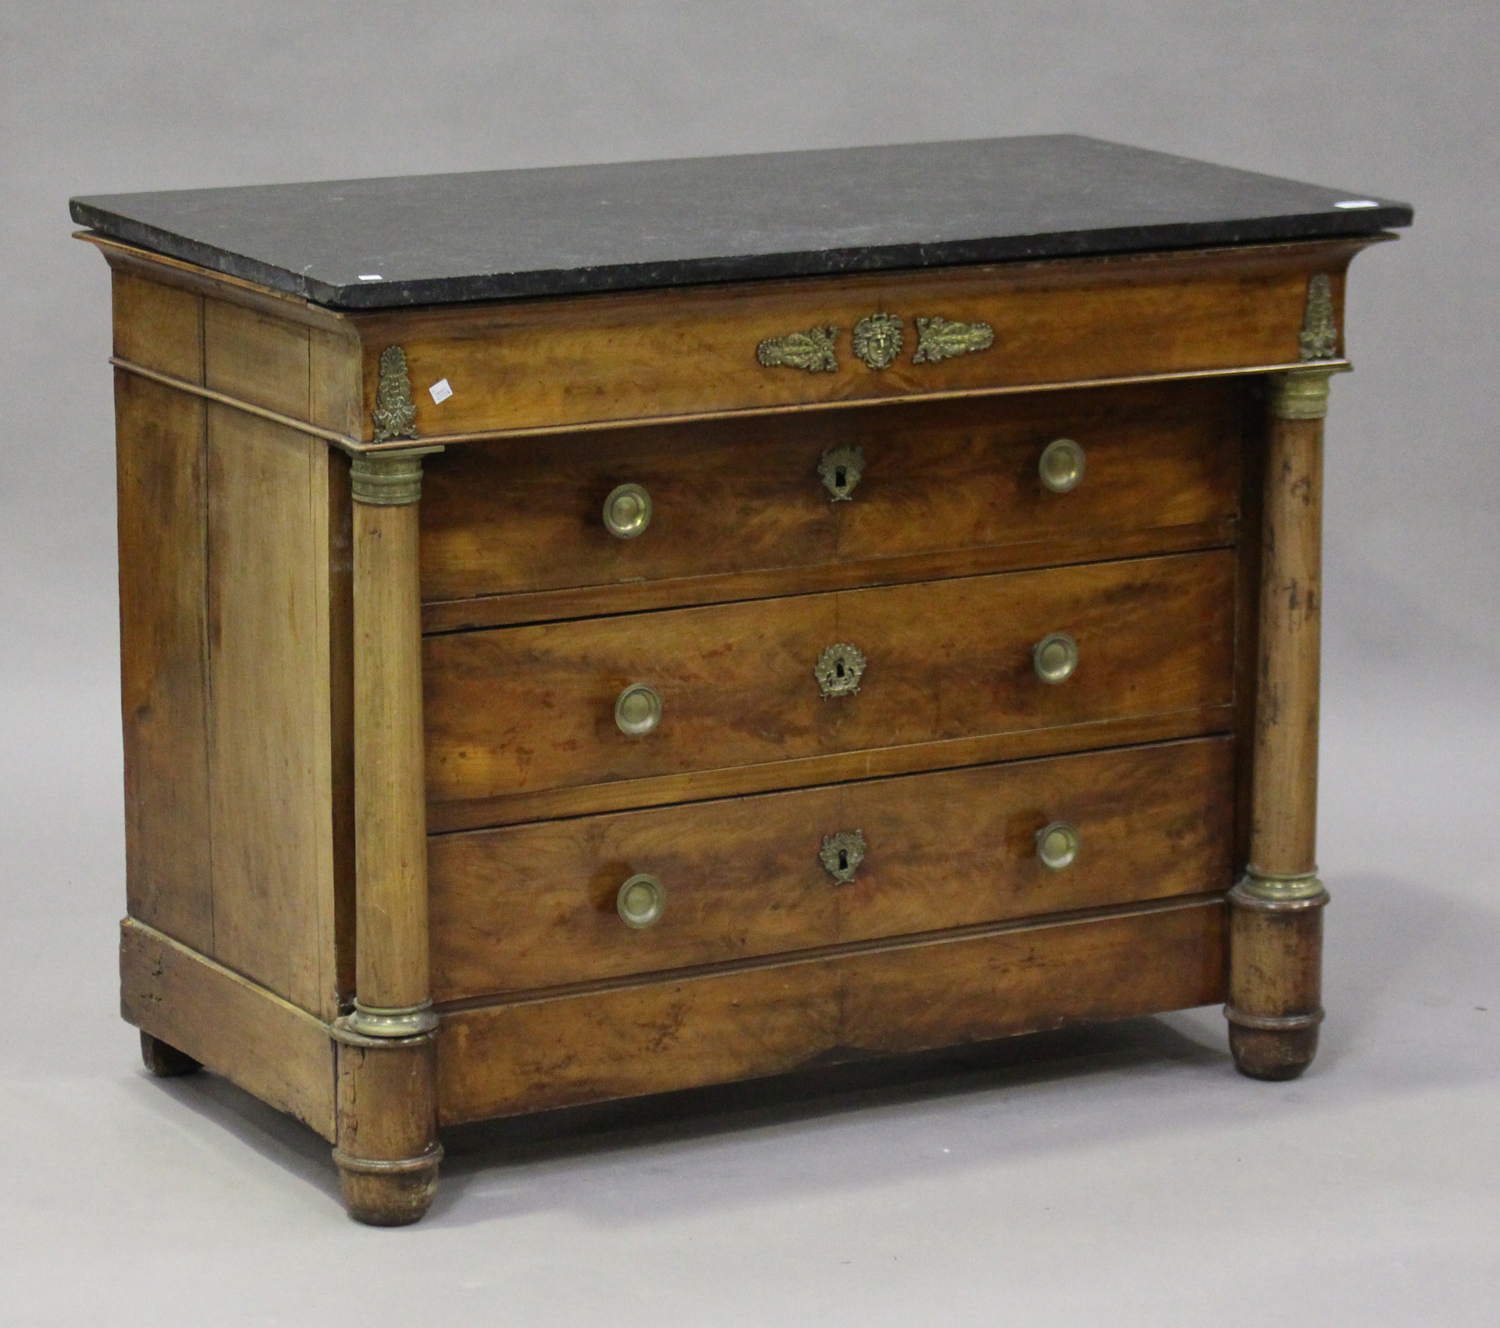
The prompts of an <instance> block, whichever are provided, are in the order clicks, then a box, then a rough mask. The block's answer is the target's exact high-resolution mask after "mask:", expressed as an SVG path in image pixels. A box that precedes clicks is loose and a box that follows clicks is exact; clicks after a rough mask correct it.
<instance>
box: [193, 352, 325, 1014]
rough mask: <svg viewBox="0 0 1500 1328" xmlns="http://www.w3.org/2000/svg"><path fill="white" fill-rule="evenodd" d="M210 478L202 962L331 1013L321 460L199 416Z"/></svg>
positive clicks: (232, 419) (315, 446) (246, 427)
mask: <svg viewBox="0 0 1500 1328" xmlns="http://www.w3.org/2000/svg"><path fill="white" fill-rule="evenodd" d="M304 374H305V366H304ZM304 382H305V378H304ZM208 474H209V504H208V566H209V627H208V631H209V675H210V679H209V685H210V695H211V698H212V704H211V717H210V744H209V788H210V806H211V811H212V829H211V834H210V843H211V846H212V848H211V856H212V876H213V890H214V958H216V959H217V960H218V961H219V962H220V963H223V964H225V965H227V966H228V967H230V968H233V969H234V970H235V971H236V972H239V973H243V974H244V975H245V976H247V977H249V978H251V979H253V980H254V981H256V982H259V983H261V984H262V985H264V986H266V987H268V988H270V989H271V990H272V991H274V992H276V994H277V995H279V996H283V997H285V998H286V999H287V1000H290V1001H292V1002H293V1003H294V1004H296V1005H299V1006H301V1007H302V1008H303V1009H305V1010H309V1011H311V1012H312V1013H314V1014H318V1015H320V1016H322V1017H323V1018H325V1019H327V1018H332V1017H333V1015H334V1014H336V1013H337V963H336V959H335V956H334V887H333V873H334V845H333V817H332V797H333V776H332V758H333V752H332V744H333V733H332V718H331V711H332V707H331V701H330V686H331V668H332V664H331V654H330V624H329V597H330V586H329V577H328V562H329V544H330V538H329V530H328V519H329V498H328V453H327V449H326V448H325V447H324V446H323V445H322V444H321V443H317V442H315V441H314V440H312V439H309V438H306V437H305V436H303V435H301V434H298V433H295V432H293V431H292V430H290V429H287V428H285V427H283V426H280V425H275V424H269V423H267V422H265V421H263V420H259V419H257V418H255V417H254V416H251V415H245V414H243V413H241V412H239V411H236V410H231V409H229V408H228V407H224V406H211V407H210V408H209V412H208Z"/></svg>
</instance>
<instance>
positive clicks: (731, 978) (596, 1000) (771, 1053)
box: [438, 897, 1225, 1125]
mask: <svg viewBox="0 0 1500 1328" xmlns="http://www.w3.org/2000/svg"><path fill="white" fill-rule="evenodd" d="M1224 912H1225V910H1224V904H1223V900H1222V897H1214V898H1208V899H1204V898H1201V897H1199V898H1195V899H1191V900H1184V901H1180V902H1172V903H1168V904H1162V905H1150V906H1145V907H1140V908H1135V909H1130V910H1124V911H1121V912H1119V913H1116V914H1112V915H1105V916H1093V917H1081V918H1074V919H1069V920H1065V921H1050V922H1042V923H1021V924H1014V925H1008V926H1001V927H995V928H989V929H977V930H976V931H971V932H968V933H965V934H962V935H957V936H944V937H938V938H930V939H924V940H919V941H916V942H906V943H897V944H887V943H876V944H872V945H871V946H868V947H865V948H862V949H860V950H858V951H856V952H853V953H846V954H842V955H838V956H834V957H826V958H819V959H813V960H802V961H798V962H773V963H764V964H756V965H746V966H744V967H742V968H741V969H739V970H738V971H729V972H725V971H722V970H721V971H719V972H716V973H710V974H702V975H686V976H681V977H676V978H657V979H654V980H651V981H646V982H638V983H621V984H616V985H611V986H608V987H605V988H603V989H596V990H582V991H577V992H572V993H560V994H555V995H549V996H541V997H533V998H529V999H527V998H521V999H518V1000H516V1001H514V1002H510V1003H506V1004H493V1005H485V1006H481V1007H479V1008H474V1009H456V1010H451V1011H449V1012H448V1013H446V1014H445V1016H444V1018H443V1023H442V1028H441V1030H440V1032H439V1055H438V1104H439V1116H440V1120H441V1122H442V1123H443V1124H444V1125H456V1124H459V1123H461V1122H464V1121H473V1120H482V1119H485V1118H486V1117H491V1116H506V1115H518V1114H522V1113H525V1112H529V1111H541V1110H545V1109H548V1108H553V1107H563V1106H571V1105H576V1104H579V1103H585V1102H599V1101H604V1100H607V1099H610V1098H617V1097H629V1096H634V1095H636V1094H643V1093H660V1092H666V1091H669V1090H672V1089H678V1088H688V1087H694V1086H697V1085H703V1084H710V1083H723V1082H728V1081H731V1080H736V1079H746V1078H752V1077H755V1076H759V1075H770V1074H777V1073H781V1072H783V1071H786V1070H791V1069H794V1068H796V1067H798V1066H800V1065H805V1064H807V1063H808V1062H810V1061H813V1060H817V1061H819V1062H820V1063H827V1062H829V1061H831V1060H838V1059H857V1058H860V1057H864V1056H869V1055H879V1054H882V1053H887V1052H905V1051H917V1050H921V1049H923V1048H932V1047H940V1046H945V1045H952V1044H955V1043H963V1042H970V1041H982V1040H985V1039H989V1038H998V1037H1004V1036H1008V1035H1011V1034H1017V1033H1025V1032H1033V1031H1037V1030H1040V1029H1046V1028H1058V1027H1062V1026H1064V1025H1067V1024H1071V1023H1075V1022H1087V1021H1090V1020H1102V1019H1119V1018H1125V1017H1128V1016H1132V1015H1141V1014H1150V1013H1157V1012H1160V1011H1165V1010H1178V1009H1184V1008H1186V1007H1189V1006H1195V1005H1206V1004H1210V1003H1213V1002H1215V1001H1219V1000H1222V999H1223V994H1224V983H1225V925H1224V923H1225V918H1224Z"/></svg>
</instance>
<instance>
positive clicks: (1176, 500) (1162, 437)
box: [422, 379, 1245, 625]
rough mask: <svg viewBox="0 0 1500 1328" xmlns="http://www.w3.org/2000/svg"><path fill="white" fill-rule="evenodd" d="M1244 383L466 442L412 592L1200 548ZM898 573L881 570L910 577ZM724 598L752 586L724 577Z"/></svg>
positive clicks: (1232, 495)
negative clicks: (1079, 548) (1165, 535)
mask: <svg viewBox="0 0 1500 1328" xmlns="http://www.w3.org/2000/svg"><path fill="white" fill-rule="evenodd" d="M1244 392H1245V388H1244V385H1243V384H1241V383H1240V382H1238V381H1236V380H1222V379H1221V380H1207V381H1198V382H1188V383H1174V384H1152V385H1146V386H1136V387H1129V388H1116V389H1100V390H1094V391H1083V392H1057V393H1042V394H1038V395H1030V396H1019V397H1000V398H992V399H988V400H980V401H953V402H939V403H930V404H925V405H920V406H914V407H908V408H904V409H901V410H890V409H864V410H849V411H838V412H833V413H827V414H814V415H810V416H808V417H806V418H805V419H801V420H799V421H798V422H797V424H796V425H795V426H792V425H789V424H788V422H787V421H785V420H782V419H777V418H771V419H766V418H760V419H746V420H737V421H717V422H709V423H698V424H692V425H677V426H670V427H653V428H644V429H642V428H637V429H626V430H615V431H612V432H609V433H605V434H573V435H565V436H563V437H560V438H555V439H548V440H546V441H544V442H538V441H537V440H535V439H520V440H515V441H509V442H492V443H475V444H471V445H469V446H467V447H464V448H455V449H453V450H452V451H450V452H449V453H447V454H445V455H443V456H440V457H434V458H432V459H431V460H430V461H429V462H428V463H427V465H426V467H425V471H426V473H425V476H424V480H423V494H422V594H423V598H424V599H425V600H428V601H441V600H455V599H464V598H472V597H476V596H505V597H509V598H510V599H517V598H518V597H519V599H520V600H521V601H522V603H520V604H512V605H506V604H494V605H483V606H468V608H467V609H466V610H465V612H466V613H467V614H468V615H469V616H471V617H472V616H478V617H480V618H483V617H484V616H485V615H498V617H497V620H504V618H503V615H507V614H512V615H516V616H517V618H518V619H519V618H521V617H524V616H525V615H526V614H527V613H533V614H539V613H543V612H545V611H546V609H547V605H546V604H545V602H541V603H538V602H534V601H533V600H532V599H529V598H527V596H528V595H534V594H535V593H536V592H541V591H548V590H559V589H567V588H576V587H616V588H618V587H621V586H629V587H632V593H634V594H637V595H639V594H640V593H641V590H640V587H641V584H642V583H652V582H659V581H672V580H683V579H693V580H694V581H701V580H702V579H703V578H706V577H721V578H722V577H727V576H728V575H730V574H744V573H764V572H770V571H774V570H777V569H792V568H799V567H800V568H805V567H816V566H824V565H827V564H844V565H849V564H855V565H860V570H861V571H862V572H868V571H869V569H868V568H865V567H864V566H863V565H864V564H872V565H878V564H884V563H887V562H889V560H892V559H904V560H907V561H910V560H912V559H920V558H921V557H923V556H924V555H935V554H939V553H947V554H950V555H952V556H950V559H949V561H950V562H952V563H954V564H955V565H956V566H959V567H960V568H962V566H963V563H964V560H963V559H962V558H960V557H958V555H962V554H968V555H969V556H968V559H967V561H968V562H969V563H971V564H974V563H978V564H980V565H975V566H972V567H971V568H969V569H968V570H974V571H986V570H999V568H997V567H995V566H993V562H994V560H993V559H991V563H992V565H991V566H990V567H985V566H983V565H982V559H980V558H979V557H978V555H977V551H980V550H986V549H991V550H993V549H999V548H1002V547H1005V546H1026V545H1031V546H1035V548H1036V549H1037V550H1038V555H1037V556H1038V558H1039V561H1041V562H1043V563H1053V562H1058V561H1061V560H1062V559H1060V558H1058V557H1055V556H1047V554H1048V553H1049V552H1051V553H1055V552H1057V551H1058V550H1059V549H1060V548H1062V546H1065V545H1068V544H1070V543H1079V542H1082V541H1085V540H1087V541H1088V542H1089V543H1090V547H1091V548H1092V549H1094V550H1095V551H1096V553H1098V556H1105V557H1108V556H1114V554H1116V553H1129V552H1134V551H1135V550H1134V549H1132V548H1131V547H1130V538H1129V537H1130V535H1131V533H1132V532H1141V531H1147V530H1163V529H1168V528H1181V527H1193V526H1201V527H1205V528H1207V529H1205V531H1204V532H1202V533H1201V534H1200V535H1199V539H1200V540H1203V541H1206V540H1207V539H1208V538H1210V537H1211V536H1212V534H1213V532H1214V531H1215V530H1216V529H1218V526H1219V525H1223V524H1226V523H1228V522H1229V521H1231V520H1232V518H1233V517H1234V515H1235V512H1236V509H1237V493H1238V467H1239V455H1240V431H1241V428H1242V425H1241V404H1242V401H1243V397H1244ZM1060 439H1067V440H1071V444H1072V445H1074V446H1076V449H1077V450H1073V446H1070V445H1069V444H1066V443H1059V442H1058V441H1057V440H1060ZM1049 445H1051V446H1052V451H1051V452H1049V451H1048V448H1049ZM1044 456H1045V458H1046V460H1045V461H1044ZM1044 471H1045V473H1046V481H1045V482H1044V478H1043V472H1044ZM1049 484H1050V485H1051V486H1052V487H1049ZM621 486H636V487H637V488H638V489H640V490H642V491H643V492H644V493H645V495H646V499H647V500H649V502H650V505H651V506H650V512H649V519H647V513H646V511H645V509H644V508H643V507H640V506H639V504H640V502H641V501H642V500H641V499H640V497H639V495H638V494H627V495H626V497H625V498H624V499H623V500H618V499H617V501H624V502H625V504H626V506H625V507H624V508H620V509H619V512H626V514H627V515H628V516H629V517H630V518H631V521H630V522H629V523H628V524H626V525H624V526H622V525H621V524H620V521H619V520H618V519H617V517H618V512H617V511H616V509H614V508H610V510H609V511H606V508H607V506H608V500H609V499H610V496H611V495H612V494H616V493H617V492H618V491H619V490H620V489H621ZM517 493H524V494H525V495H526V501H525V502H524V503H517V502H515V501H513V495H515V494H517ZM609 522H614V525H615V528H616V530H618V531H619V533H618V534H615V533H612V532H611V529H610V528H609V524H608V523H609ZM643 523H644V524H643ZM1099 551H1102V552H1099ZM1153 551H1154V550H1153ZM1012 556H1015V555H1012ZM922 565H923V564H921V563H917V564H913V566H914V567H917V568H920V567H921V566H922ZM904 571H905V569H903V568H901V567H895V568H891V569H889V570H888V575H890V576H892V577H894V578H896V579H904V580H911V579H918V578H917V576H913V575H911V573H910V571H905V574H903V572H904ZM918 575H920V572H919V573H918ZM719 597H720V598H739V597H742V596H740V595H738V594H736V593H735V588H734V585H733V583H730V582H726V583H725V584H724V585H723V586H722V587H721V588H720V595H719ZM457 607H458V606H453V609H452V610H449V611H446V612H445V614H444V617H443V618H442V619H441V622H442V623H443V624H445V625H446V624H448V623H449V621H450V619H451V617H452V615H453V612H454V611H456V610H457ZM429 616H431V615H429Z"/></svg>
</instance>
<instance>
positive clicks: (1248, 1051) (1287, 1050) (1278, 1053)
mask: <svg viewBox="0 0 1500 1328" xmlns="http://www.w3.org/2000/svg"><path fill="white" fill-rule="evenodd" d="M1229 1050H1230V1051H1231V1052H1233V1053H1234V1063H1235V1066H1236V1067H1237V1068H1238V1069H1239V1072H1240V1073H1241V1074H1243V1075H1248V1076H1249V1077H1250V1078H1251V1079H1269V1080H1272V1081H1273V1082H1274V1081H1276V1080H1282V1079H1295V1078H1296V1077H1297V1076H1298V1075H1299V1074H1301V1073H1302V1071H1303V1070H1305V1069H1307V1067H1308V1066H1309V1065H1311V1064H1312V1060H1313V1057H1314V1056H1316V1055H1317V1054H1318V1027H1317V1025H1316V1024H1314V1025H1313V1026H1312V1027H1311V1028H1293V1029H1275V1030H1272V1029H1266V1028H1244V1027H1242V1026H1241V1025H1239V1024H1230V1026H1229Z"/></svg>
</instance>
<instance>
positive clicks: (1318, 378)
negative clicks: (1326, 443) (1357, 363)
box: [1271, 364, 1350, 420]
mask: <svg viewBox="0 0 1500 1328" xmlns="http://www.w3.org/2000/svg"><path fill="white" fill-rule="evenodd" d="M1349 367H1350V366H1349V365H1347V364H1310V365H1308V366H1307V368H1305V369H1288V370H1287V371H1286V372H1285V373H1278V374H1272V375H1271V414H1272V415H1273V416H1275V417H1276V418H1277V419H1279V420H1321V419H1322V418H1323V417H1324V416H1326V415H1327V414H1328V380H1329V379H1330V378H1332V377H1333V375H1334V374H1336V373H1347V372H1348V371H1349Z"/></svg>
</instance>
